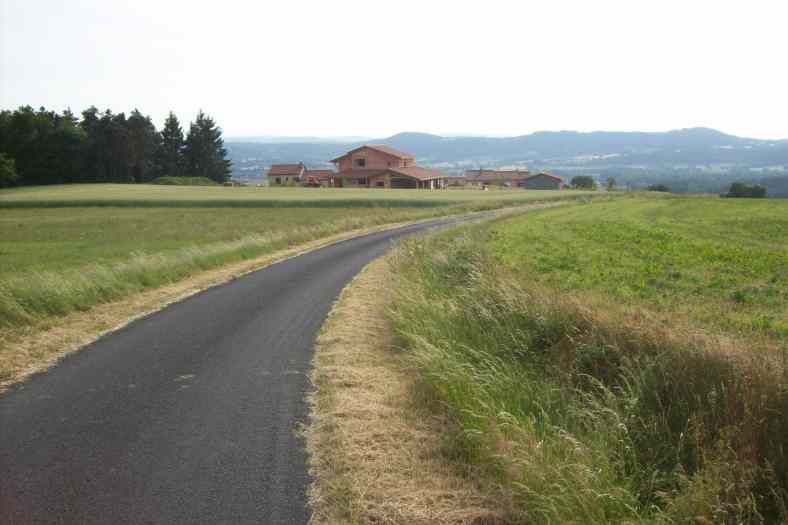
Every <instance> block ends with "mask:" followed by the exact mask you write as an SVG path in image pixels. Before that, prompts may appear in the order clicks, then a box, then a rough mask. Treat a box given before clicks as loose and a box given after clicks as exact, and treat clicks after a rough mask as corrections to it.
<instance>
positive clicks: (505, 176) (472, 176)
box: [464, 169, 531, 181]
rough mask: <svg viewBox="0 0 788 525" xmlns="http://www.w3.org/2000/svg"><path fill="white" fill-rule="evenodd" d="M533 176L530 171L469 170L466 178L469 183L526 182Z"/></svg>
mask: <svg viewBox="0 0 788 525" xmlns="http://www.w3.org/2000/svg"><path fill="white" fill-rule="evenodd" d="M530 176H531V172H530V171H528V170H482V169H478V170H468V171H466V172H465V175H464V178H465V180H468V181H486V180H511V181H516V180H525V179H527V178H528V177H530Z"/></svg>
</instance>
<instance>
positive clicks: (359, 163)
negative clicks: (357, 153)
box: [353, 159, 367, 168]
mask: <svg viewBox="0 0 788 525" xmlns="http://www.w3.org/2000/svg"><path fill="white" fill-rule="evenodd" d="M353 165H354V166H355V167H357V168H365V167H366V166H367V159H353Z"/></svg>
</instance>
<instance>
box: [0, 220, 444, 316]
mask: <svg viewBox="0 0 788 525" xmlns="http://www.w3.org/2000/svg"><path fill="white" fill-rule="evenodd" d="M428 216H431V215H429V214H428V215H426V216H425V215H423V214H414V213H413V212H412V211H410V212H408V213H406V214H405V215H381V216H378V217H369V216H358V217H348V218H345V219H339V220H332V221H329V222H323V223H319V222H317V223H316V224H314V225H310V226H301V227H292V228H288V229H285V230H284V231H278V232H276V233H269V234H259V233H258V234H251V235H247V236H244V237H242V238H240V239H236V240H232V241H227V242H212V243H203V244H198V243H195V244H191V245H187V246H184V247H181V248H179V249H176V250H171V251H168V252H163V253H157V252H154V253H131V254H129V256H128V257H127V258H125V259H124V260H120V261H106V262H100V263H95V264H90V265H87V266H84V265H81V266H78V267H69V268H66V269H58V270H51V271H49V270H44V271H24V272H19V273H15V274H11V275H8V276H3V277H4V278H3V279H2V280H0V330H3V329H9V328H16V327H22V326H29V325H32V324H35V323H37V322H39V321H42V320H45V319H48V318H52V317H56V316H62V315H66V314H69V313H71V312H75V311H81V310H87V309H89V308H91V307H94V306H96V305H99V304H102V303H106V302H110V301H114V300H118V299H121V298H124V297H128V296H130V295H133V294H134V293H138V292H140V291H143V290H146V289H150V288H155V287H157V286H162V285H165V284H168V283H173V282H176V281H179V280H181V279H183V278H185V277H188V276H190V275H192V274H194V273H196V272H199V271H202V270H208V269H212V268H217V267H219V266H222V265H225V264H229V263H233V262H238V261H242V260H247V259H252V258H255V257H258V256H260V255H264V254H266V253H271V252H275V251H277V250H281V249H284V248H287V247H290V246H296V245H299V244H303V243H306V242H309V241H313V240H316V239H320V238H324V237H328V236H330V235H333V234H337V233H341V232H345V231H351V230H354V229H359V228H364V227H369V226H375V225H379V224H386V223H389V222H397V221H402V220H407V219H416V218H425V217H428Z"/></svg>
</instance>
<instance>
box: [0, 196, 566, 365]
mask: <svg viewBox="0 0 788 525" xmlns="http://www.w3.org/2000/svg"><path fill="white" fill-rule="evenodd" d="M449 193H450V192H414V191H390V192H389V191H383V192H381V191H355V190H336V191H334V190H310V189H286V190H267V189H256V188H223V187H214V188H211V187H188V188H180V187H171V186H130V185H72V186H58V187H36V188H19V189H14V190H2V191H0V336H1V337H0V339H2V341H3V342H2V343H0V364H2V361H3V359H2V352H3V347H4V346H5V345H6V344H7V343H8V341H10V340H11V339H12V337H10V335H9V333H10V331H14V330H18V329H25V328H27V329H29V328H36V329H41V328H42V327H45V326H46V325H47V323H49V322H50V321H53V320H56V319H57V318H59V317H61V316H64V315H67V314H69V313H72V312H77V311H83V310H87V309H90V308H91V307H94V306H96V305H99V304H104V303H108V302H111V301H117V300H120V299H123V298H125V297H129V296H131V295H133V294H136V293H139V292H141V291H143V290H147V289H152V288H156V287H158V286H162V285H164V284H168V283H173V282H177V281H180V280H182V279H185V278H186V277H189V276H191V275H193V274H195V273H197V272H201V271H204V270H209V269H213V268H217V267H219V266H223V265H226V264H230V263H234V262H238V261H243V260H250V259H254V258H257V257H260V256H263V255H266V254H270V253H274V252H277V251H279V250H283V249H286V248H288V247H293V246H297V245H302V244H304V243H307V242H310V241H314V240H316V239H322V238H326V237H329V236H331V235H334V234H338V233H342V232H349V231H353V230H358V229H363V228H368V227H375V226H382V225H386V224H394V223H399V222H405V221H412V220H418V219H426V218H429V217H435V216H440V215H446V214H452V213H462V212H469V211H475V210H483V209H492V208H498V207H501V206H505V205H515V204H519V203H523V202H530V201H535V200H542V199H550V198H562V197H575V196H580V194H575V193H571V194H570V193H568V192H564V193H562V194H556V193H552V194H547V193H545V192H515V191H509V192H503V191H502V192H472V193H467V192H463V193H462V195H461V196H458V195H456V194H454V193H451V194H449ZM3 373H4V370H2V366H0V381H2V379H3Z"/></svg>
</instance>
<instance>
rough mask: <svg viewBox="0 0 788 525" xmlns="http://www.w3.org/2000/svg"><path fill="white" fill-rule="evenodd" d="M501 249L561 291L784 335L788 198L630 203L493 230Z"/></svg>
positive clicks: (506, 258) (787, 331)
mask: <svg viewBox="0 0 788 525" xmlns="http://www.w3.org/2000/svg"><path fill="white" fill-rule="evenodd" d="M491 235H492V237H493V238H492V240H491V242H490V245H491V247H492V249H493V251H494V252H495V253H496V254H497V256H498V257H499V258H500V259H501V260H502V261H503V262H505V263H506V264H507V265H509V266H510V267H512V268H518V269H520V270H522V271H523V272H524V273H526V274H527V275H528V279H533V280H536V281H538V282H540V283H543V284H545V285H548V286H550V287H554V288H557V289H559V290H562V291H572V292H578V291H584V292H598V293H601V294H603V295H604V300H606V301H610V302H613V303H624V304H628V305H645V306H647V307H648V308H653V309H657V310H659V311H661V312H671V313H672V314H673V315H674V316H683V317H688V318H692V319H696V320H698V321H700V322H701V323H703V324H713V325H717V326H720V327H722V328H725V329H729V330H736V331H738V330H745V331H766V332H773V333H775V334H779V335H782V336H786V335H788V201H786V200H781V199H772V200H766V199H764V200H746V201H744V200H722V199H660V200H627V201H620V202H615V203H603V204H599V205H595V206H586V207H576V208H573V209H566V210H556V211H553V212H550V211H546V212H543V213H539V214H537V215H534V216H532V217H529V218H528V219H527V220H516V221H507V222H506V223H502V224H499V225H496V226H495V227H494V228H492V229H491Z"/></svg>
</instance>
